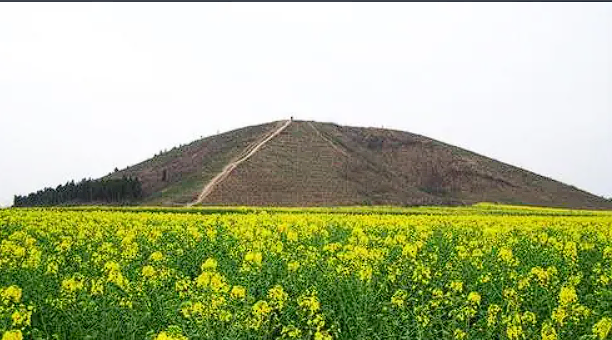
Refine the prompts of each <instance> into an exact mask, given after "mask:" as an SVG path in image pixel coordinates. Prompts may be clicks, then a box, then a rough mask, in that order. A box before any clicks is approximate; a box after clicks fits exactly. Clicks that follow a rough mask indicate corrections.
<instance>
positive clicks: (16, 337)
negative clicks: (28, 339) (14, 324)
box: [2, 329, 23, 340]
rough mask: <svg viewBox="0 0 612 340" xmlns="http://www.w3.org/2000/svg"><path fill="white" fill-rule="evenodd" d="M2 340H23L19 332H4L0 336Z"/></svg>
mask: <svg viewBox="0 0 612 340" xmlns="http://www.w3.org/2000/svg"><path fill="white" fill-rule="evenodd" d="M2 340H23V335H22V334H21V331H20V330H18V329H17V330H12V331H6V332H4V334H2Z"/></svg>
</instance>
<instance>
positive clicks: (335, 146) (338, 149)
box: [308, 122, 349, 157]
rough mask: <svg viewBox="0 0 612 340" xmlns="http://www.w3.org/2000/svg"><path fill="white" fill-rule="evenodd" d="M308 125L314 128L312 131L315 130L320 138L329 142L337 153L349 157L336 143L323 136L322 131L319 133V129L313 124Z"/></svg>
mask: <svg viewBox="0 0 612 340" xmlns="http://www.w3.org/2000/svg"><path fill="white" fill-rule="evenodd" d="M308 125H310V127H312V129H313V130H315V132H316V133H317V134H318V135H319V137H321V138H323V140H325V141H326V142H328V143H329V145H331V147H332V148H334V149H335V150H336V151H338V152H340V153H341V154H343V155H344V156H346V157H348V156H349V155H348V154H347V153H346V152H344V150H342V149H340V148H339V147H338V146H337V145H336V144H334V142H332V141H331V140H329V139H328V138H327V137H325V136H323V134H322V133H321V131H319V129H317V128H316V127H315V126H314V125H313V124H312V123H311V122H308Z"/></svg>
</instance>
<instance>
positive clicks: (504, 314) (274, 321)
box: [0, 206, 612, 340]
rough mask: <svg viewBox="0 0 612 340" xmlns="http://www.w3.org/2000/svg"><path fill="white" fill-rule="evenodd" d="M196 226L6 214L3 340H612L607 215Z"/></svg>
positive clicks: (611, 248)
mask: <svg viewBox="0 0 612 340" xmlns="http://www.w3.org/2000/svg"><path fill="white" fill-rule="evenodd" d="M186 212H187V211H184V212H182V211H181V210H178V209H177V210H174V211H171V212H168V211H163V210H162V211H155V210H151V211H149V210H143V211H139V210H138V209H133V210H120V209H116V210H97V209H84V210H69V209H6V210H0V335H2V340H17V339H158V340H161V339H316V340H324V339H347V340H349V339H351V340H352V339H509V340H517V339H543V340H554V339H592V340H603V339H612V214H609V213H601V214H598V213H592V214H587V213H584V214H583V213H579V212H567V213H555V212H554V211H553V210H550V211H549V210H541V211H540V212H539V213H532V212H538V210H537V209H533V210H530V209H528V210H523V209H511V208H508V209H507V211H504V209H503V208H502V209H497V208H496V209H491V207H486V206H483V207H480V208H478V207H477V208H466V210H461V209H456V208H448V209H439V210H432V211H428V210H423V211H419V213H415V212H417V210H415V211H412V212H411V211H410V210H406V211H405V213H402V211H401V210H390V211H384V210H372V211H370V212H367V211H363V210H362V211H359V212H358V213H353V212H352V211H351V210H350V209H346V210H343V211H342V213H338V212H335V213H334V212H330V211H325V210H321V211H308V212H304V211H301V210H300V209H295V210H286V211H283V210H278V211H274V210H271V211H268V212H266V211H261V210H257V209H252V210H248V211H239V210H236V211H229V210H228V211H218V212H216V213H213V212H210V211H208V212H207V211H205V210H202V211H201V212H200V213H197V211H194V210H190V211H189V213H186ZM194 212H196V213H194ZM390 212H392V213H390Z"/></svg>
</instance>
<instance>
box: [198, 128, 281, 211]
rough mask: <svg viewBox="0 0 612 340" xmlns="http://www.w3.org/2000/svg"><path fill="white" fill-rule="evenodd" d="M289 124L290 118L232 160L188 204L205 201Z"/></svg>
mask: <svg viewBox="0 0 612 340" xmlns="http://www.w3.org/2000/svg"><path fill="white" fill-rule="evenodd" d="M289 124H291V121H290V120H288V121H286V122H285V124H283V125H282V126H281V127H279V128H278V129H276V131H274V133H272V134H271V135H270V136H268V137H267V138H266V139H264V140H262V141H261V142H259V143H258V144H257V145H255V147H254V148H253V149H252V150H251V151H249V153H247V154H246V155H245V156H244V157H242V158H240V159H238V160H236V161H233V162H230V163H229V164H227V165H226V166H225V167H224V168H223V170H222V171H221V172H220V173H218V174H217V176H215V177H214V178H213V179H212V180H211V181H210V182H208V184H206V186H204V189H202V192H201V193H200V195H199V196H198V199H196V200H195V201H193V202H191V203H189V204H187V206H188V207H190V206H193V205H196V204H200V203H202V201H204V199H205V198H206V197H207V196H208V195H209V194H210V193H211V192H212V191H213V189H214V188H215V186H216V185H217V184H219V183H221V182H223V180H224V179H226V178H227V176H229V174H230V173H231V172H232V170H234V169H235V168H236V167H237V166H238V165H240V163H242V162H244V161H246V160H247V159H249V158H250V157H251V156H253V155H254V154H255V153H256V152H257V151H258V150H259V149H261V147H262V146H264V145H265V144H266V143H267V142H269V141H270V140H271V139H272V138H274V137H276V135H278V134H279V133H281V132H283V130H285V128H287V126H289Z"/></svg>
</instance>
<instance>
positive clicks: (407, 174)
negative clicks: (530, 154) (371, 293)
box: [111, 121, 612, 209]
mask: <svg viewBox="0 0 612 340" xmlns="http://www.w3.org/2000/svg"><path fill="white" fill-rule="evenodd" d="M282 123H283V122H272V123H268V124H262V125H257V126H250V127H245V128H242V129H238V130H234V131H230V132H227V133H223V134H220V135H216V136H211V137H208V138H204V139H202V140H198V141H195V142H193V143H191V144H189V145H186V146H182V147H180V148H175V149H173V150H171V151H170V152H167V153H164V154H161V155H159V156H156V157H154V158H152V159H149V160H147V161H144V162H142V163H139V164H137V165H135V166H133V167H130V168H128V169H125V170H122V171H119V172H117V173H114V174H112V175H111V177H120V176H123V175H128V176H137V177H138V178H140V180H141V181H142V183H143V191H144V193H145V199H144V201H143V202H142V203H143V204H145V205H166V206H173V205H175V206H180V205H185V204H187V203H189V202H192V201H194V200H195V199H196V197H197V196H198V194H199V193H200V192H201V190H202V188H203V187H204V186H205V185H206V184H207V183H208V182H209V181H210V180H211V179H212V178H213V177H214V176H215V175H217V174H218V173H219V172H220V171H222V169H223V168H224V167H225V166H226V165H227V164H228V163H229V162H231V161H233V160H236V159H239V158H240V157H241V156H244V155H245V154H247V153H248V152H249V151H250V150H252V149H253V148H254V147H255V145H257V144H258V143H259V142H261V141H263V140H264V139H265V138H266V137H268V136H270V135H271V134H272V133H273V132H274V131H275V130H276V129H277V128H278V127H279V126H280V125H281V124H282ZM483 201H486V202H497V203H507V204H522V205H536V206H550V207H566V208H583V209H612V203H610V202H609V201H607V200H605V199H603V198H601V197H598V196H595V195H592V194H590V193H588V192H585V191H582V190H579V189H577V188H575V187H573V186H569V185H566V184H563V183H560V182H558V181H555V180H552V179H550V178H546V177H543V176H540V175H537V174H535V173H532V172H529V171H526V170H524V169H520V168H518V167H514V166H511V165H509V164H505V163H502V162H498V161H496V160H494V159H491V158H488V157H485V156H482V155H478V154H476V153H473V152H470V151H468V150H465V149H461V148H458V147H455V146H452V145H448V144H445V143H442V142H440V141H436V140H433V139H430V138H427V137H424V136H420V135H416V134H412V133H408V132H403V131H395V130H387V129H378V128H360V127H348V126H339V125H336V124H331V123H318V122H307V121H293V122H292V123H291V124H290V125H289V126H288V127H287V128H286V129H285V130H283V131H282V132H281V133H280V134H278V135H277V136H275V137H274V138H272V139H270V140H269V141H268V142H267V143H266V144H265V145H263V146H262V147H261V149H259V150H258V151H257V152H256V153H255V154H254V155H253V156H252V157H250V158H249V159H248V160H246V161H244V162H243V163H241V164H240V165H239V166H237V167H236V168H235V169H234V170H233V171H231V173H230V174H229V176H227V178H225V179H224V180H223V181H221V182H220V183H218V184H217V185H216V186H215V187H214V188H213V190H212V192H211V193H210V194H209V195H208V196H206V197H205V198H204V200H203V202H202V203H203V204H204V205H233V206H240V205H256V206H257V205H259V206H261V205H264V206H347V205H395V206H398V205H399V206H404V205H464V204H473V203H476V202H483Z"/></svg>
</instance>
